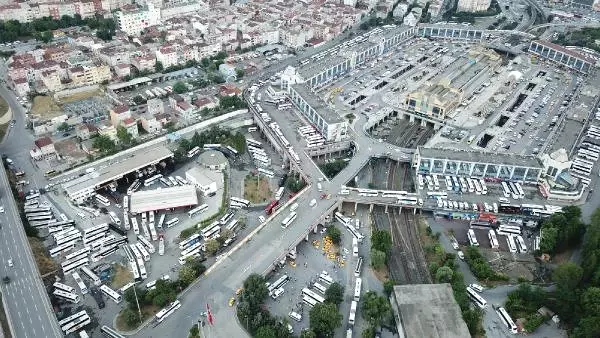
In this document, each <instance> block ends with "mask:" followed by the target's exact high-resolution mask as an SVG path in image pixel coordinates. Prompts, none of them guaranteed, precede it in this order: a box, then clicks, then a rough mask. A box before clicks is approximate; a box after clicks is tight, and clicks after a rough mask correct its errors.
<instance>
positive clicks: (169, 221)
mask: <svg viewBox="0 0 600 338" xmlns="http://www.w3.org/2000/svg"><path fill="white" fill-rule="evenodd" d="M163 216H164V215H163ZM177 223H179V218H177V217H173V218H171V219H170V220H168V221H167V223H165V225H166V226H167V228H170V227H172V226H174V225H175V224H177Z"/></svg>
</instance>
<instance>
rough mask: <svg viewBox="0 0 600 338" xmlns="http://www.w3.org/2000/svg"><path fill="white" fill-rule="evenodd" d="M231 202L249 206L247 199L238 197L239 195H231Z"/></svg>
mask: <svg viewBox="0 0 600 338" xmlns="http://www.w3.org/2000/svg"><path fill="white" fill-rule="evenodd" d="M231 202H235V203H238V204H242V205H244V206H245V207H248V206H250V201H248V200H245V199H243V198H239V197H231Z"/></svg>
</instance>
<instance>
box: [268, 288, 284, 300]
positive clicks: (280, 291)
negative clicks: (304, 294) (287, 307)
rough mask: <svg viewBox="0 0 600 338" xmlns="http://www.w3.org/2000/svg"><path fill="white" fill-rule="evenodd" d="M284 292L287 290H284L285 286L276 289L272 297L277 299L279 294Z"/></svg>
mask: <svg viewBox="0 0 600 338" xmlns="http://www.w3.org/2000/svg"><path fill="white" fill-rule="evenodd" d="M284 292H285V290H283V288H279V289H275V291H273V293H272V294H271V298H273V299H277V298H279V296H281V295H283V293H284Z"/></svg>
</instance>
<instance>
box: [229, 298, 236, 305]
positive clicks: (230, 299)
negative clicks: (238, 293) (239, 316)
mask: <svg viewBox="0 0 600 338" xmlns="http://www.w3.org/2000/svg"><path fill="white" fill-rule="evenodd" d="M234 304H235V297H231V298H229V306H233V305H234Z"/></svg>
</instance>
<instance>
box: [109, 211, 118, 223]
mask: <svg viewBox="0 0 600 338" xmlns="http://www.w3.org/2000/svg"><path fill="white" fill-rule="evenodd" d="M108 216H109V217H110V220H111V221H112V222H113V223H115V224H116V225H121V220H120V219H119V216H117V214H115V213H114V212H113V211H109V212H108Z"/></svg>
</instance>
